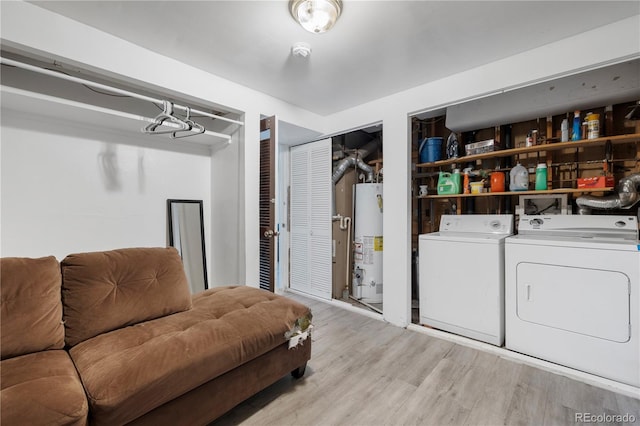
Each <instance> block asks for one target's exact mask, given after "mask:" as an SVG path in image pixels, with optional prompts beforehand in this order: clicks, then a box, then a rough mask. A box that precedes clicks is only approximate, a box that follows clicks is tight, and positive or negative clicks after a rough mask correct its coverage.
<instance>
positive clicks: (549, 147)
mask: <svg viewBox="0 0 640 426" xmlns="http://www.w3.org/2000/svg"><path fill="white" fill-rule="evenodd" d="M634 141H636V142H640V133H634V134H630V135H619V136H608V137H603V138H597V139H583V140H579V141H569V142H556V143H547V144H543V145H534V146H528V147H523V148H512V149H503V150H499V151H491V152H483V153H482V154H475V155H467V156H465V157H458V158H449V159H447V160H440V161H435V162H433V163H420V164H416V167H441V166H446V165H449V164H454V163H466V162H469V161H475V160H484V159H486V158H502V157H510V156H512V155H520V154H530V153H535V152H542V151H558V150H562V149H574V148H583V147H587V146H599V145H604V144H605V143H607V142H611V143H612V144H618V143H629V142H634ZM537 192H541V191H537ZM460 195H462V194H460ZM474 195H479V194H474ZM493 195H496V193H494V194H493Z"/></svg>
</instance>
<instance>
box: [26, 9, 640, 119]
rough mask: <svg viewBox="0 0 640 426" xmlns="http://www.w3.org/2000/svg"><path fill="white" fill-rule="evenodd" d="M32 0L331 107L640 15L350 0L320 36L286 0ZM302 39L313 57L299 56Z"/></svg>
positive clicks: (238, 78)
mask: <svg viewBox="0 0 640 426" xmlns="http://www.w3.org/2000/svg"><path fill="white" fill-rule="evenodd" d="M32 3H34V4H37V5H38V6H41V7H43V8H46V9H49V10H51V11H54V12H56V13H59V14H62V15H65V16H67V17H69V18H72V19H74V20H77V21H80V22H82V23H85V24H87V25H90V26H92V27H95V28H98V29H100V30H102V31H105V32H107V33H110V34H113V35H115V36H117V37H120V38H122V39H125V40H128V41H130V42H132V43H134V44H137V45H140V46H143V47H145V48H147V49H149V50H152V51H154V52H158V53H161V54H163V55H165V56H169V57H172V58H175V59H177V60H179V61H181V62H184V63H186V64H190V65H192V66H195V67H197V68H200V69H203V70H205V71H208V72H210V73H212V74H216V75H218V76H221V77H223V78H226V79H228V80H231V81H234V82H237V83H240V84H242V85H244V86H247V87H250V88H253V89H255V90H258V91H261V92H264V93H266V94H269V95H271V96H274V97H276V98H279V99H282V100H284V101H287V102H289V103H291V104H294V105H297V106H299V107H302V108H305V109H307V110H310V111H313V112H316V113H318V114H322V115H327V114H330V113H334V112H338V111H341V110H344V109H347V108H350V107H353V106H355V105H359V104H362V103H365V102H368V101H371V100H374V99H378V98H381V97H384V96H387V95H390V94H393V93H395V92H398V91H402V90H405V89H409V88H411V87H415V86H418V85H421V84H425V83H427V82H430V81H433V80H437V79H439V78H442V77H445V76H447V75H450V74H453V73H457V72H461V71H464V70H467V69H470V68H474V67H477V66H479V65H482V64H486V63H489V62H493V61H496V60H498V59H501V58H505V57H508V56H511V55H514V54H517V53H520V52H523V51H527V50H530V49H532V48H535V47H539V46H542V45H545V44H548V43H552V42H554V41H556V40H560V39H563V38H566V37H569V36H572V35H576V34H580V33H582V32H584V31H588V30H590V29H593V28H596V27H599V26H603V25H606V24H609V23H612V22H615V21H618V20H621V19H624V18H626V17H629V16H632V15H636V14H640V2H639V1H494V2H488V1H400V0H394V1H355V0H351V1H350V0H345V1H344V9H343V14H342V16H341V18H340V19H339V21H338V23H337V24H336V26H335V27H334V28H333V29H332V30H331V31H329V32H327V33H325V34H311V33H308V32H306V31H304V30H303V29H302V28H301V27H300V26H298V24H296V23H295V22H294V21H293V19H292V18H291V16H290V14H289V11H288V4H287V1H284V0H280V1H35V2H32ZM299 41H303V42H307V43H309V44H310V45H311V48H312V54H311V57H310V58H308V59H302V58H298V57H293V56H292V55H291V46H292V45H293V43H295V42H299ZM612 42H615V40H612ZM96 48H98V49H99V48H100V47H99V46H97V47H96ZM585 49H587V47H586V46H585ZM567 54H568V55H570V54H583V53H582V52H567ZM531 65H532V66H542V67H544V64H531ZM514 71H517V70H514Z"/></svg>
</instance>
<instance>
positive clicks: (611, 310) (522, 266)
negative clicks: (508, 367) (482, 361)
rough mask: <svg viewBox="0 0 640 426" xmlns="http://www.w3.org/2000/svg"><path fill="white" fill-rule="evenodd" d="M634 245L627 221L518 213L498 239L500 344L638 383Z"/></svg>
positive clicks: (633, 221)
mask: <svg viewBox="0 0 640 426" xmlns="http://www.w3.org/2000/svg"><path fill="white" fill-rule="evenodd" d="M639 249H640V246H639V245H638V220H637V218H636V217H631V216H603V215H595V216H569V215H553V216H526V215H525V216H521V217H520V219H519V220H518V235H516V236H512V237H509V238H507V240H506V242H505V298H506V301H505V302H506V307H505V315H506V317H505V321H506V324H505V328H506V330H505V332H506V335H505V345H506V347H507V348H508V349H511V350H514V351H517V352H521V353H524V354H528V355H531V356H534V357H538V358H542V359H545V360H548V361H551V362H554V363H557V364H561V365H564V366H567V367H571V368H575V369H578V370H581V371H585V372H588V373H592V374H595V375H599V376H602V377H605V378H608V379H612V380H616V381H618V382H622V383H626V384H630V385H633V386H640V334H639V330H638V329H639V328H640V306H639V304H640V285H639V281H640V253H639Z"/></svg>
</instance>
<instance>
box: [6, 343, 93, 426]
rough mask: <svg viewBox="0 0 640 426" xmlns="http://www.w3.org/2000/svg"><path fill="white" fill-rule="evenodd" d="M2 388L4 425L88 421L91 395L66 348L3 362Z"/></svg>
mask: <svg viewBox="0 0 640 426" xmlns="http://www.w3.org/2000/svg"><path fill="white" fill-rule="evenodd" d="M0 389H1V390H0V405H1V406H2V410H1V415H0V424H3V425H86V424H87V415H88V410H89V406H88V404H87V398H86V396H85V393H84V389H83V388H82V383H81V382H80V379H79V378H78V373H77V372H76V369H75V367H74V366H73V363H72V362H71V358H69V354H68V353H67V352H65V351H63V350H51V351H43V352H37V353H33V354H27V355H22V356H19V357H15V358H11V359H6V360H4V361H2V362H0Z"/></svg>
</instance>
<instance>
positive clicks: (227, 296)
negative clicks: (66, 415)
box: [70, 287, 309, 425]
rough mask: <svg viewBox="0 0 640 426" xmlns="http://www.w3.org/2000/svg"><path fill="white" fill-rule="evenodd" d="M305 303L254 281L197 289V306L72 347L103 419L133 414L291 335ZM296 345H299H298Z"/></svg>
mask: <svg viewBox="0 0 640 426" xmlns="http://www.w3.org/2000/svg"><path fill="white" fill-rule="evenodd" d="M308 315H309V309H308V308H307V307H305V306H304V305H302V304H300V303H298V302H295V301H293V300H290V299H287V298H285V297H282V296H277V295H274V294H273V293H270V292H267V291H264V290H259V289H256V288H250V287H219V288H215V289H210V290H206V291H204V292H202V293H199V294H197V295H196V296H194V300H193V308H192V309H191V310H189V311H186V312H180V313H177V314H174V315H170V316H166V317H162V318H158V319H155V320H153V321H148V322H144V323H140V324H136V325H134V326H131V327H126V328H123V329H120V330H115V331H112V332H110V333H106V334H102V335H100V336H96V337H94V338H92V339H89V340H86V341H84V342H82V343H80V344H78V345H76V346H75V347H73V348H71V350H70V354H71V357H72V358H73V361H74V363H75V365H76V367H77V369H78V371H79V373H80V376H81V377H82V381H83V383H84V386H85V390H86V392H87V396H88V399H89V405H90V407H91V410H90V411H91V421H92V422H94V423H95V424H105V425H106V424H122V423H127V422H129V421H132V420H133V419H135V418H137V417H139V416H141V415H143V414H144V413H146V412H148V411H150V410H152V409H154V408H156V407H159V406H160V405H162V404H164V403H165V402H167V401H171V400H172V399H174V398H176V397H178V396H180V395H182V394H184V393H185V392H188V391H190V390H192V389H195V388H196V387H198V386H200V385H202V384H203V383H206V382H208V381H210V380H212V379H214V378H216V377H218V376H219V375H221V374H224V373H225V372H227V371H230V370H232V369H233V368H235V367H237V366H239V365H241V364H243V363H245V362H248V361H250V360H252V359H254V358H256V357H258V356H260V355H262V354H264V353H266V352H268V351H270V350H272V349H273V348H275V347H277V346H279V345H281V344H283V343H285V342H286V339H285V333H286V332H287V331H289V330H290V329H291V328H292V327H293V324H294V323H295V322H296V319H298V318H300V317H305V316H308ZM292 350H296V349H292Z"/></svg>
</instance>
